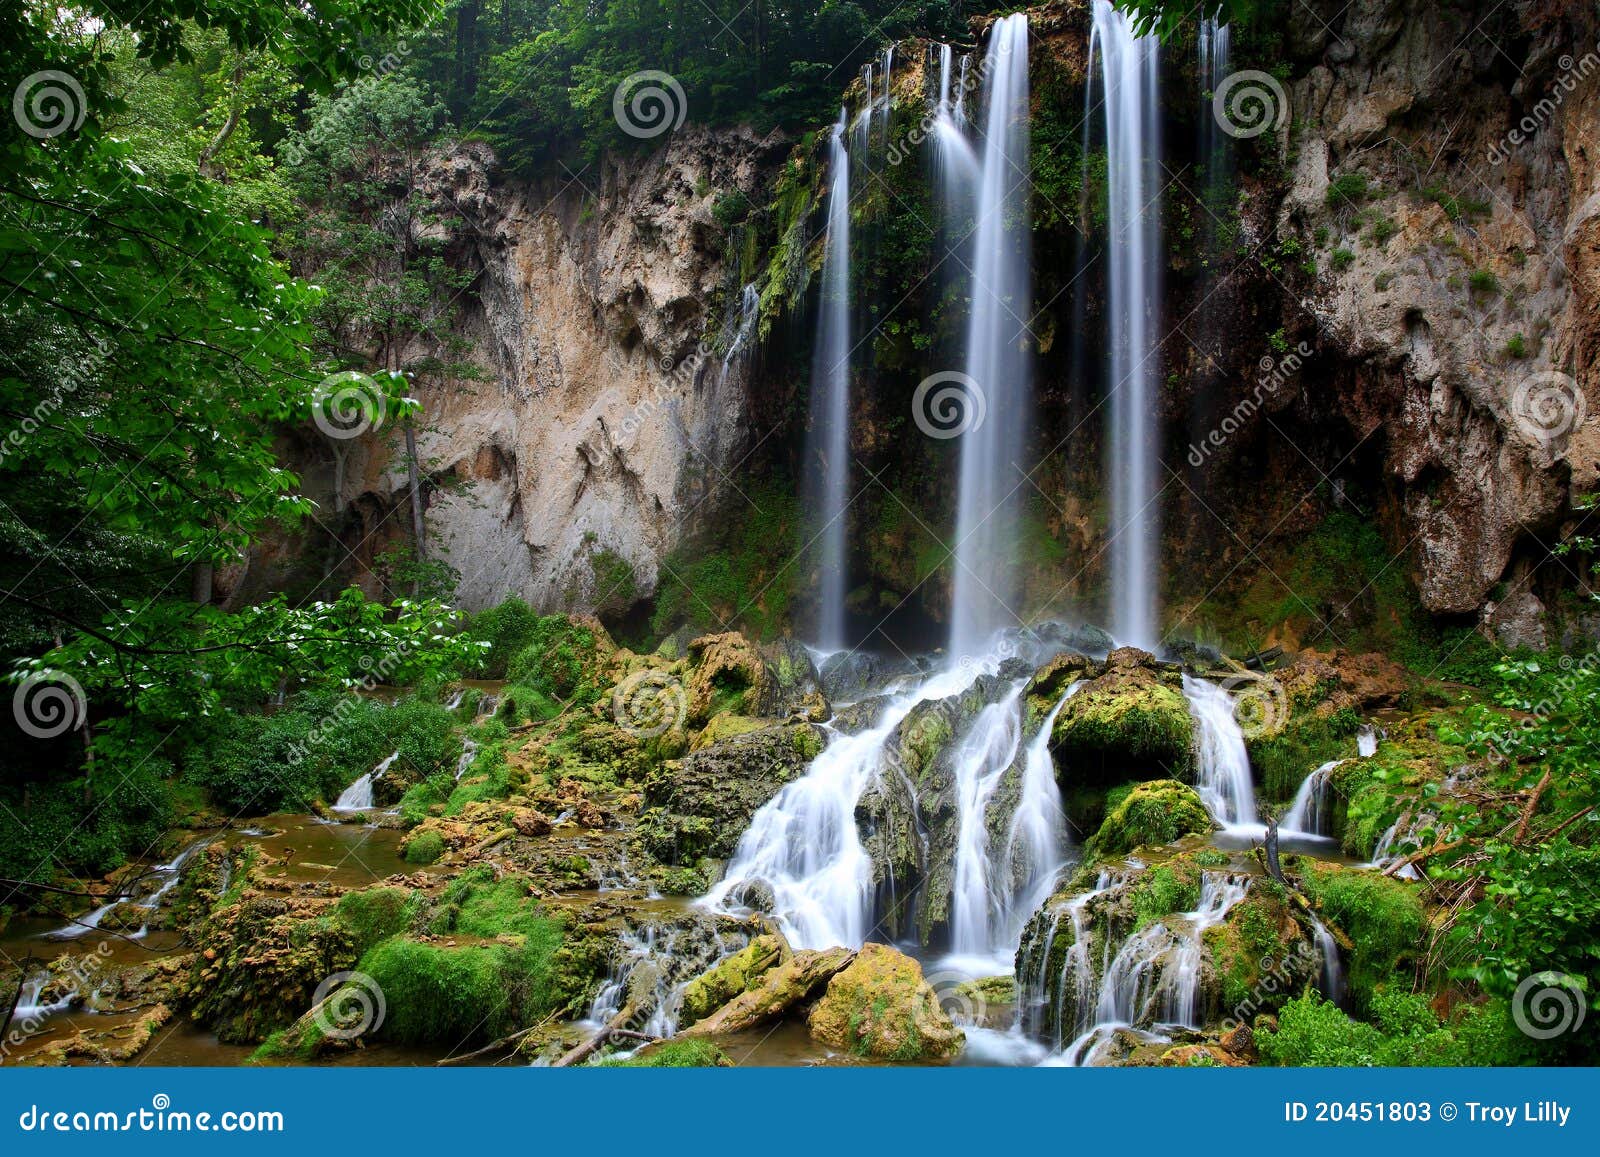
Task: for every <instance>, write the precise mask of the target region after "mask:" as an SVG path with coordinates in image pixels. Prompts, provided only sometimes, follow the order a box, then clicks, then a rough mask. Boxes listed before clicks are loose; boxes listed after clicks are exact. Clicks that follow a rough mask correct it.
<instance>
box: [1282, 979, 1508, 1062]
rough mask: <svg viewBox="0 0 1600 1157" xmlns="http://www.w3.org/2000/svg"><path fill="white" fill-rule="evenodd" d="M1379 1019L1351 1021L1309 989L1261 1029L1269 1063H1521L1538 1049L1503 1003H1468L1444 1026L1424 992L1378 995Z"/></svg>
mask: <svg viewBox="0 0 1600 1157" xmlns="http://www.w3.org/2000/svg"><path fill="white" fill-rule="evenodd" d="M1372 1015H1373V1020H1374V1022H1375V1023H1372V1024H1367V1023H1365V1022H1362V1021H1358V1020H1352V1019H1351V1018H1350V1017H1348V1016H1346V1015H1345V1013H1344V1012H1342V1011H1341V1010H1340V1009H1339V1007H1338V1006H1337V1005H1335V1004H1331V1003H1329V1002H1328V1001H1325V1000H1323V999H1322V997H1321V996H1319V995H1318V994H1316V993H1314V992H1313V993H1308V994H1307V995H1305V996H1303V997H1301V998H1299V999H1298V1000H1292V1001H1289V1002H1288V1003H1287V1004H1285V1005H1284V1006H1283V1008H1282V1009H1281V1010H1280V1011H1279V1013H1278V1027H1277V1028H1276V1030H1266V1031H1261V1032H1258V1033H1257V1034H1256V1044H1257V1047H1258V1048H1259V1049H1260V1050H1261V1059H1262V1061H1263V1063H1265V1064H1269V1065H1319V1066H1326V1065H1338V1066H1375V1065H1378V1066H1382V1065H1396V1066H1406V1065H1427V1066H1433V1065H1438V1066H1462V1065H1516V1064H1532V1063H1536V1062H1537V1060H1538V1059H1539V1049H1538V1047H1537V1046H1535V1045H1534V1043H1533V1042H1532V1041H1531V1040H1529V1038H1527V1037H1525V1036H1523V1035H1522V1034H1521V1033H1519V1032H1517V1031H1516V1028H1515V1026H1514V1024H1513V1023H1512V1021H1511V1018H1510V1016H1509V1012H1508V1008H1507V1006H1506V1005H1504V1004H1503V1003H1499V1002H1491V1003H1490V1004H1488V1005H1482V1006H1475V1005H1469V1006H1467V1007H1466V1008H1464V1009H1463V1010H1462V1011H1461V1012H1460V1013H1459V1014H1458V1015H1457V1016H1456V1017H1455V1018H1454V1019H1453V1020H1452V1021H1450V1022H1449V1023H1442V1022H1441V1021H1440V1020H1439V1018H1438V1017H1437V1016H1435V1015H1434V1013H1433V1011H1432V1009H1431V1008H1430V1007H1429V1005H1428V1001H1427V999H1426V998H1425V997H1421V996H1414V995H1412V994H1410V993H1379V994H1377V995H1375V996H1374V998H1373V1002H1372Z"/></svg>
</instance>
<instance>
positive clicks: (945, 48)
mask: <svg viewBox="0 0 1600 1157" xmlns="http://www.w3.org/2000/svg"><path fill="white" fill-rule="evenodd" d="M952 55H953V53H952V51H951V48H950V46H949V45H948V44H941V45H939V94H938V97H937V99H936V101H935V103H934V107H933V167H934V172H935V174H936V175H937V176H938V179H939V194H940V217H941V220H942V222H943V223H944V226H945V229H946V232H947V234H953V233H955V232H956V231H957V230H961V231H962V232H965V230H964V225H965V222H966V220H967V215H968V214H969V213H970V212H971V211H972V196H973V192H974V190H975V189H976V187H977V184H978V155H977V153H975V152H974V151H973V148H972V143H971V142H970V141H968V140H967V134H966V130H965V126H964V120H963V117H962V112H961V100H962V92H961V90H960V88H957V89H956V91H955V92H954V94H952V93H951V88H950V86H951V76H950V62H951V56H952ZM962 62H963V63H962V70H961V83H962V84H965V83H966V67H965V62H966V57H962ZM946 244H947V245H950V246H951V247H952V248H957V247H958V246H956V245H955V238H954V237H947V240H946ZM962 264H965V262H963V263H962Z"/></svg>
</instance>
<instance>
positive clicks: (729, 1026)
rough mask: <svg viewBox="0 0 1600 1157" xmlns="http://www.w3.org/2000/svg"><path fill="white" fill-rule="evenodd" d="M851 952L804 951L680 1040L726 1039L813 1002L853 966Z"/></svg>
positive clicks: (828, 950)
mask: <svg viewBox="0 0 1600 1157" xmlns="http://www.w3.org/2000/svg"><path fill="white" fill-rule="evenodd" d="M855 958H856V954H855V953H854V952H852V951H850V949H848V948H826V949H823V950H821V951H813V950H811V949H804V948H803V949H801V950H800V951H798V952H796V953H795V954H794V955H793V956H791V957H789V958H788V959H787V960H784V961H783V962H781V963H779V964H777V965H775V966H774V967H772V968H769V969H767V970H766V972H764V973H763V974H762V976H761V983H760V984H757V985H756V986H755V987H753V988H750V989H748V990H746V991H744V992H741V993H740V994H739V995H738V996H735V997H734V998H733V999H732V1000H730V1001H728V1003H726V1004H724V1005H723V1006H722V1007H721V1008H719V1009H717V1010H716V1011H715V1012H713V1013H712V1014H711V1015H710V1016H708V1017H706V1018H705V1019H703V1020H700V1021H697V1022H696V1023H694V1024H692V1025H690V1026H689V1027H688V1028H686V1029H684V1030H683V1032H681V1033H679V1034H678V1035H679V1036H680V1037H696V1036H723V1035H727V1034H729V1033H736V1032H743V1031H744V1030H746V1029H750V1028H755V1027H756V1026H757V1025H762V1024H766V1023H767V1022H768V1021H771V1020H776V1019H777V1018H778V1017H780V1016H783V1015H784V1014H786V1013H788V1012H790V1011H791V1010H793V1009H796V1008H798V1007H800V1006H801V1005H803V1004H805V1003H806V1002H807V1001H809V1000H811V999H812V997H813V996H814V994H816V993H817V992H819V991H820V990H821V988H822V986H823V985H824V984H827V983H828V982H829V981H830V980H832V979H833V978H834V976H836V975H838V973H840V972H841V971H843V970H844V969H845V968H847V967H848V966H849V965H850V962H851V961H853V960H854V959H855Z"/></svg>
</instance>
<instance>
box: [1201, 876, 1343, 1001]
mask: <svg viewBox="0 0 1600 1157" xmlns="http://www.w3.org/2000/svg"><path fill="white" fill-rule="evenodd" d="M1302 920H1303V918H1297V917H1296V914H1295V911H1294V908H1293V906H1292V905H1291V904H1290V903H1289V901H1288V898H1287V894H1286V893H1285V892H1284V891H1283V889H1282V888H1280V887H1278V886H1276V885H1275V884H1273V883H1272V881H1270V880H1267V879H1258V880H1256V881H1255V882H1254V883H1253V884H1252V886H1251V889H1250V893H1249V895H1247V896H1246V897H1245V898H1244V899H1243V900H1241V901H1240V902H1239V903H1238V904H1236V905H1234V907H1233V908H1231V909H1230V910H1229V912H1228V915H1227V917H1226V918H1225V919H1224V920H1223V921H1222V923H1220V924H1215V925H1213V926H1212V927H1210V928H1207V929H1206V930H1205V932H1204V933H1203V934H1202V940H1203V942H1204V945H1205V948H1206V953H1207V955H1208V956H1209V957H1210V960H1211V965H1212V967H1213V969H1214V970H1215V972H1216V976H1217V980H1218V983H1219V985H1220V999H1221V1002H1222V1010H1221V1016H1222V1018H1223V1025H1224V1027H1227V1028H1233V1027H1234V1026H1237V1025H1249V1024H1251V1023H1252V1022H1253V1021H1254V1020H1255V1017H1256V1016H1257V1014H1259V1013H1263V1012H1273V1011H1276V1010H1277V1009H1278V1008H1281V1007H1282V1006H1283V1004H1284V1002H1285V1001H1287V1000H1290V999H1292V998H1294V997H1296V996H1299V995H1300V994H1301V993H1302V992H1304V991H1305V989H1306V987H1307V986H1308V985H1311V984H1315V983H1316V981H1317V979H1318V977H1319V976H1320V974H1321V966H1322V960H1321V957H1320V955H1319V954H1318V952H1317V946H1316V942H1315V940H1314V939H1313V938H1312V936H1311V934H1310V933H1309V932H1308V930H1307V929H1306V927H1305V925H1304V924H1303V922H1302Z"/></svg>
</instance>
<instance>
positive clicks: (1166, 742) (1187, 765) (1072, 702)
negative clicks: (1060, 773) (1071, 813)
mask: <svg viewBox="0 0 1600 1157" xmlns="http://www.w3.org/2000/svg"><path fill="white" fill-rule="evenodd" d="M1051 749H1052V751H1053V752H1054V753H1055V755H1056V757H1057V760H1058V763H1059V765H1060V766H1062V767H1069V768H1071V769H1072V776H1073V778H1074V780H1075V781H1076V782H1078V783H1080V784H1081V783H1082V782H1083V781H1084V779H1085V777H1089V778H1091V779H1092V780H1094V781H1095V782H1099V783H1103V784H1106V785H1110V784H1113V783H1120V782H1125V781H1127V780H1130V779H1160V778H1173V777H1176V778H1179V779H1188V778H1190V777H1191V776H1192V775H1193V774H1194V766H1195V756H1194V721H1193V719H1192V718H1191V716H1190V714H1189V704H1188V702H1187V701H1186V700H1185V699H1184V697H1183V689H1182V679H1181V676H1179V675H1178V673H1177V672H1165V671H1158V670H1157V669H1156V667H1155V665H1154V663H1153V660H1152V658H1151V656H1150V654H1149V653H1148V652H1146V651H1139V650H1136V649H1135V648H1132V647H1123V648H1119V649H1118V650H1116V651H1113V652H1112V653H1111V655H1110V656H1109V657H1108V658H1107V660H1106V666H1105V669H1104V671H1103V672H1102V673H1101V674H1099V675H1098V676H1096V677H1095V678H1093V679H1091V680H1090V681H1089V682H1088V683H1086V684H1085V685H1084V686H1083V687H1081V688H1080V689H1079V690H1078V693H1077V694H1075V695H1074V696H1072V698H1070V699H1068V700H1067V702H1066V705H1065V706H1064V707H1062V709H1061V714H1059V715H1058V716H1056V722H1055V728H1054V730H1053V731H1052V733H1051Z"/></svg>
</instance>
